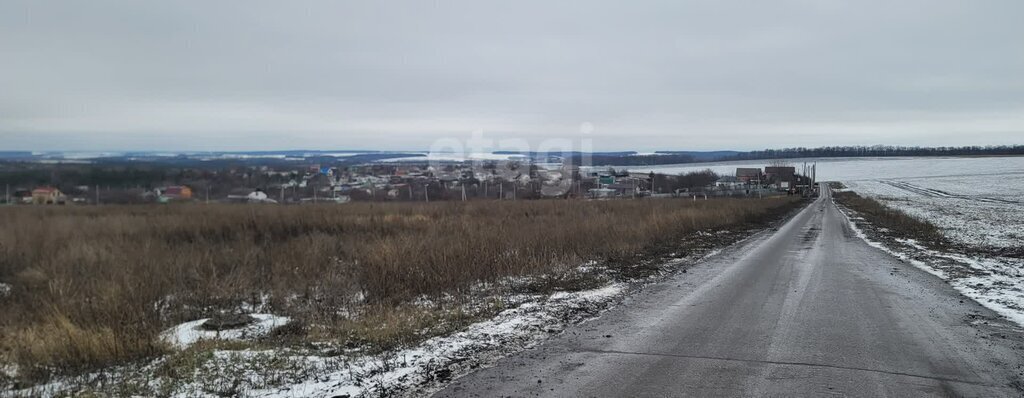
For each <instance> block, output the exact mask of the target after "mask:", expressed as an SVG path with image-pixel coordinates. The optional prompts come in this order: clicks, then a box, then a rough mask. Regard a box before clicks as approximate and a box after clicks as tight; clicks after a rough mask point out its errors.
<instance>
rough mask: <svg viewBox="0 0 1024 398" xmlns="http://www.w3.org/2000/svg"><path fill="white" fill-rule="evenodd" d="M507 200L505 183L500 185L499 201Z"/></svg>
mask: <svg viewBox="0 0 1024 398" xmlns="http://www.w3.org/2000/svg"><path fill="white" fill-rule="evenodd" d="M502 199H505V182H504V181H502V182H501V183H499V184H498V200H502Z"/></svg>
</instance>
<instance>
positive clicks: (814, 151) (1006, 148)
mask: <svg viewBox="0 0 1024 398" xmlns="http://www.w3.org/2000/svg"><path fill="white" fill-rule="evenodd" d="M1006 155H1024V145H1000V146H960V147H917V146H889V145H875V146H825V147H818V148H785V149H765V150H763V151H750V152H740V153H737V154H734V155H732V156H727V157H724V158H721V159H719V160H759V159H791V158H836V157H886V156H1006Z"/></svg>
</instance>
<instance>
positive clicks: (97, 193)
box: [96, 184, 100, 206]
mask: <svg viewBox="0 0 1024 398" xmlns="http://www.w3.org/2000/svg"><path fill="white" fill-rule="evenodd" d="M99 204H100V184H96V205H97V206H98V205H99Z"/></svg>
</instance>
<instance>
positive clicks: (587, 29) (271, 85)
mask: <svg viewBox="0 0 1024 398" xmlns="http://www.w3.org/2000/svg"><path fill="white" fill-rule="evenodd" d="M1020 15H1024V3H1021V2H1019V1H1015V0H1007V1H996V0H993V1H977V2H962V1H953V0H940V1H923V0H912V1H901V2H883V1H863V2H846V1H810V0H788V1H772V2H738V1H735V2H722V1H704V0H680V1H643V2H594V1H565V2H540V1H523V2H482V1H471V0H460V1H440V2H412V1H409V2H406V1H380V2H379V1H352V2H326V1H325V2H302V3H299V4H293V3H283V2H271V1H228V2H199V1H181V2H137V1H90V2H72V1H52V2H38V1H17V0H14V1H5V2H3V3H0V58H2V60H3V62H2V64H0V87H2V88H3V89H2V91H0V149H36V150H39V149H190V150H191V149H281V148H283V147H288V148H290V147H306V148H366V149H369V148H380V149H424V148H427V147H429V146H430V144H431V142H433V141H434V140H437V139H440V138H445V137H454V138H461V137H465V136H467V135H468V134H469V132H470V131H473V130H477V129H483V130H485V131H487V132H489V133H490V134H492V135H494V136H495V138H502V137H524V138H528V139H534V140H539V139H543V138H546V137H551V136H566V137H569V138H572V137H573V136H574V134H575V133H576V131H577V129H578V126H579V124H580V123H582V122H593V123H594V124H595V125H596V126H598V129H597V132H596V133H595V135H594V137H595V148H596V149H606V150H618V149H642V150H650V149H723V148H735V149H754V148H762V147H775V146H790V145H827V144H833V143H842V144H875V143H892V144H919V145H959V144H990V143H991V144H1004V143H1020V142H1019V138H1018V137H1020V133H1022V132H1024V120H1021V118H1020V117H1019V116H1017V115H1020V114H1021V111H1022V110H1024V72H1022V71H1024V51H1020V44H1019V38H1020V37H1024V25H1021V24H1019V23H1017V20H1016V19H1017V18H1018V17H1019V16H1020ZM622 137H629V138H630V139H628V140H623V139H622ZM55 147H59V148H55Z"/></svg>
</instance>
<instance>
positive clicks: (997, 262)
mask: <svg viewBox="0 0 1024 398" xmlns="http://www.w3.org/2000/svg"><path fill="white" fill-rule="evenodd" d="M838 207H839V208H840V209H841V210H842V211H843V213H844V215H845V216H846V218H847V222H848V223H849V225H850V228H851V229H852V230H853V231H854V233H855V234H856V235H857V237H859V238H861V239H863V240H864V241H865V242H867V244H868V245H870V246H872V247H875V248H877V249H879V250H882V251H884V252H886V253H888V254H890V255H892V256H893V257H896V258H897V259H900V260H901V261H903V262H906V263H909V264H911V265H913V266H915V267H917V268H919V269H921V270H923V271H925V272H928V273H930V274H932V275H935V276H937V277H939V278H941V279H943V280H945V281H946V282H947V283H949V284H950V286H953V288H954V289H956V290H957V291H959V292H960V293H961V294H963V295H964V296H967V297H969V298H971V299H972V300H974V301H977V302H978V303H979V304H981V305H983V306H985V307H986V308H988V309H990V310H992V311H994V312H996V313H998V314H999V315H1002V316H1004V317H1006V318H1007V319H1009V320H1011V321H1013V322H1015V323H1017V324H1018V325H1020V326H1024V264H1022V263H1021V261H1020V260H1017V259H1009V258H980V257H972V256H968V255H963V254H959V253H952V252H941V251H937V250H932V249H929V248H926V247H924V246H922V245H921V244H919V243H918V242H917V241H915V240H913V239H901V238H893V239H892V242H891V243H889V244H886V243H882V242H879V241H877V240H875V239H872V238H871V237H869V236H868V234H867V233H865V231H864V229H863V228H861V226H860V225H858V222H860V223H861V224H863V225H867V227H868V228H871V224H870V223H869V222H868V221H867V220H865V219H864V218H862V217H860V216H858V215H856V212H855V211H853V210H851V209H848V208H846V207H844V206H838Z"/></svg>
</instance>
